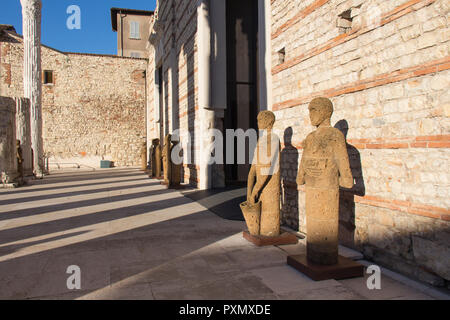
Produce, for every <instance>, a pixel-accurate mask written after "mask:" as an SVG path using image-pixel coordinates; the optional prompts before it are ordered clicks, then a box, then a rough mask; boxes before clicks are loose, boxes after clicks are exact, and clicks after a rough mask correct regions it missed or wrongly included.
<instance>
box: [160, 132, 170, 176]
mask: <svg viewBox="0 0 450 320" xmlns="http://www.w3.org/2000/svg"><path fill="white" fill-rule="evenodd" d="M171 139H172V136H171V135H170V134H168V135H166V136H165V138H164V146H163V151H162V161H163V172H164V184H166V185H169V177H170V170H171V166H170V162H171V161H170V147H171Z"/></svg>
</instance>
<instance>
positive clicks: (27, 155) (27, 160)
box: [14, 98, 33, 176]
mask: <svg viewBox="0 0 450 320" xmlns="http://www.w3.org/2000/svg"><path fill="white" fill-rule="evenodd" d="M14 100H15V101H16V139H17V140H20V146H21V148H22V157H23V162H22V168H23V174H24V176H31V175H33V152H32V149H31V123H30V100H29V99H27V98H14Z"/></svg>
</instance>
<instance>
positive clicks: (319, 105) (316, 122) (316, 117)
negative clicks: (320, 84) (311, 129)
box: [308, 97, 333, 127]
mask: <svg viewBox="0 0 450 320" xmlns="http://www.w3.org/2000/svg"><path fill="white" fill-rule="evenodd" d="M308 109H309V118H310V120H311V124H312V125H313V126H315V127H318V126H320V125H321V124H322V123H324V122H325V121H328V122H329V121H330V120H331V115H332V114H333V103H332V102H331V100H330V99H328V98H323V97H320V98H315V99H313V100H312V101H311V102H310V104H309V106H308Z"/></svg>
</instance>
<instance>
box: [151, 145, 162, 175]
mask: <svg viewBox="0 0 450 320" xmlns="http://www.w3.org/2000/svg"><path fill="white" fill-rule="evenodd" d="M151 166H152V177H154V178H160V177H161V145H160V144H159V139H153V140H152V161H151Z"/></svg>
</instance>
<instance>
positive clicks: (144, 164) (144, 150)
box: [141, 142, 147, 171]
mask: <svg viewBox="0 0 450 320" xmlns="http://www.w3.org/2000/svg"><path fill="white" fill-rule="evenodd" d="M141 170H143V171H145V170H147V142H143V143H142V147H141Z"/></svg>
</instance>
